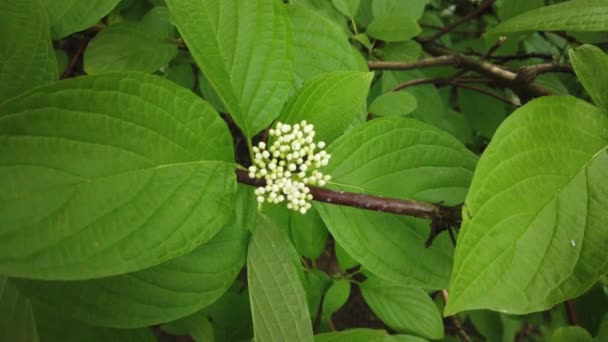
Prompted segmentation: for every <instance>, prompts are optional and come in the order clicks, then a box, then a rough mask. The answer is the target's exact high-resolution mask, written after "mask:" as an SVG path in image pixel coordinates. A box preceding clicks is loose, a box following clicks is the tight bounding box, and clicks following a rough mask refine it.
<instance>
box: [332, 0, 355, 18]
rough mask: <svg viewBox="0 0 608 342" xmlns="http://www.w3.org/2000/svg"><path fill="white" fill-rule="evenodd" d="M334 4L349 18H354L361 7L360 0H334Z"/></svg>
mask: <svg viewBox="0 0 608 342" xmlns="http://www.w3.org/2000/svg"><path fill="white" fill-rule="evenodd" d="M331 2H332V3H333V4H334V6H336V8H337V9H338V11H340V13H342V14H344V16H346V17H348V18H354V17H355V14H357V10H358V9H359V0H332V1H331Z"/></svg>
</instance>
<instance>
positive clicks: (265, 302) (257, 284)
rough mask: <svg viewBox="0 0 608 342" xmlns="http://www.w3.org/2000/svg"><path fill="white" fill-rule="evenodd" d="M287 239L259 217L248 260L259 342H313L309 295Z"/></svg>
mask: <svg viewBox="0 0 608 342" xmlns="http://www.w3.org/2000/svg"><path fill="white" fill-rule="evenodd" d="M290 249H293V246H291V245H290V242H289V240H288V239H287V235H286V234H285V233H284V232H282V231H281V230H280V229H279V228H278V227H277V226H275V225H274V223H272V222H271V221H270V220H268V219H267V218H265V217H259V218H258V223H257V227H256V229H255V231H254V232H253V237H252V239H251V243H250V244H249V252H248V256H247V279H248V284H249V297H250V298H251V313H252V316H253V330H254V333H255V340H256V341H269V342H270V341H277V342H281V341H294V342H296V341H313V334H312V324H311V322H310V314H309V312H308V305H307V302H306V293H305V292H304V287H303V285H302V283H301V281H300V277H299V276H298V271H297V269H296V265H295V264H294V262H293V261H292V254H293V253H292V252H291V251H290Z"/></svg>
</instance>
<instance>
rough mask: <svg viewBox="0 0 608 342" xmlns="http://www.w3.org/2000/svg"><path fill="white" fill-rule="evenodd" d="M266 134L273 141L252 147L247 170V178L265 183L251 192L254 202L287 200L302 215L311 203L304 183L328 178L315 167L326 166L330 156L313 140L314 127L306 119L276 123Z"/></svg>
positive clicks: (318, 184)
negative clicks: (291, 122) (253, 194)
mask: <svg viewBox="0 0 608 342" xmlns="http://www.w3.org/2000/svg"><path fill="white" fill-rule="evenodd" d="M268 133H269V135H270V137H271V139H272V138H274V141H273V143H272V144H271V145H270V147H268V146H266V144H265V143H264V142H260V143H259V144H258V146H255V147H253V153H254V160H253V164H254V165H252V166H250V167H249V169H248V171H249V177H250V178H264V180H265V181H266V186H263V187H259V188H257V189H256V191H255V194H256V196H257V201H258V202H259V203H264V202H268V203H275V204H278V203H281V202H283V201H285V200H287V201H288V203H287V208H289V209H291V210H294V211H297V212H300V213H302V214H305V213H306V212H307V211H308V209H310V208H311V206H312V205H311V204H310V201H312V195H311V194H310V188H309V187H308V185H313V186H324V185H325V184H326V183H327V182H328V181H329V180H330V179H331V176H329V175H324V174H323V173H321V172H320V171H319V170H318V169H319V168H321V167H323V166H327V164H328V163H329V159H330V158H331V156H330V155H329V154H328V153H327V152H325V151H323V148H324V147H325V143H324V142H322V141H320V142H318V143H316V144H315V143H314V139H313V138H314V136H315V131H314V126H313V125H312V124H309V123H307V122H306V121H302V122H300V123H299V124H295V125H293V126H292V125H289V124H284V123H281V122H277V124H276V125H275V128H274V129H270V130H269V131H268ZM267 147H268V149H266V148H267Z"/></svg>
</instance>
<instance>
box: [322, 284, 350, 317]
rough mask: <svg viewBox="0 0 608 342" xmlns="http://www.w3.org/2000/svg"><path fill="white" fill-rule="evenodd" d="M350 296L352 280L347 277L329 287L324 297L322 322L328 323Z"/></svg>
mask: <svg viewBox="0 0 608 342" xmlns="http://www.w3.org/2000/svg"><path fill="white" fill-rule="evenodd" d="M349 296H350V281H348V280H347V279H339V280H336V281H334V283H333V284H332V285H331V286H330V287H329V289H327V292H325V296H324V297H323V311H322V313H321V322H322V323H323V324H327V323H328V322H329V320H330V319H331V315H333V314H334V313H335V312H336V311H338V310H340V308H341V307H342V306H344V304H346V301H348V297H349Z"/></svg>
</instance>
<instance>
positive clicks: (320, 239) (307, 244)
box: [289, 208, 329, 260]
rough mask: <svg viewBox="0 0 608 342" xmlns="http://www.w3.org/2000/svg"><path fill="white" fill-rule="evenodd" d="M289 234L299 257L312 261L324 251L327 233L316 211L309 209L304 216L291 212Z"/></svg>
mask: <svg viewBox="0 0 608 342" xmlns="http://www.w3.org/2000/svg"><path fill="white" fill-rule="evenodd" d="M289 232H290V235H291V241H292V242H293V245H294V247H295V248H296V250H297V251H298V253H300V255H303V256H305V257H307V258H311V259H313V260H314V259H316V258H318V257H319V256H320V255H321V253H323V251H324V250H325V243H326V242H327V235H329V232H328V231H327V228H326V227H325V223H323V220H321V217H320V216H319V213H318V212H317V210H316V209H314V208H311V210H309V211H308V212H307V213H306V215H302V214H300V213H299V212H292V213H291V220H290V221H289Z"/></svg>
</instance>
